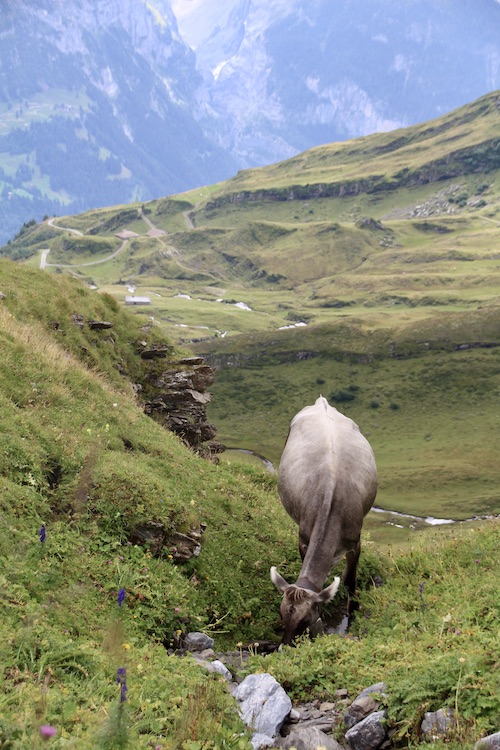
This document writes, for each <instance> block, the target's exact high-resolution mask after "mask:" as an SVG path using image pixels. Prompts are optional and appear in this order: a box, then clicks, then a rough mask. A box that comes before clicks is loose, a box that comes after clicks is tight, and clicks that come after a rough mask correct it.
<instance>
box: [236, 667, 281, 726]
mask: <svg viewBox="0 0 500 750" xmlns="http://www.w3.org/2000/svg"><path fill="white" fill-rule="evenodd" d="M234 696H235V698H236V699H237V700H238V701H239V703H240V714H241V717H242V719H243V721H244V722H245V724H246V725H247V726H248V727H250V728H251V729H252V730H253V731H254V732H255V733H256V734H265V735H267V736H269V737H275V736H276V735H277V734H278V732H279V730H280V729H281V726H282V724H283V722H284V721H285V719H286V717H287V716H288V714H289V713H290V711H291V709H292V701H291V700H290V698H289V696H288V695H287V694H286V692H285V691H284V690H283V688H282V687H281V685H280V684H279V682H277V681H276V680H275V679H274V677H273V676H272V675H270V674H266V673H264V674H251V675H248V677H245V679H244V680H243V682H242V683H241V684H240V685H238V688H237V690H236V691H235V693H234Z"/></svg>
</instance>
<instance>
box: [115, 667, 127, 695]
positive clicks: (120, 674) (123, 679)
mask: <svg viewBox="0 0 500 750" xmlns="http://www.w3.org/2000/svg"><path fill="white" fill-rule="evenodd" d="M116 682H117V683H118V685H120V703H125V701H126V700H127V690H128V687H127V670H126V669H125V667H120V668H119V669H118V671H117V673H116Z"/></svg>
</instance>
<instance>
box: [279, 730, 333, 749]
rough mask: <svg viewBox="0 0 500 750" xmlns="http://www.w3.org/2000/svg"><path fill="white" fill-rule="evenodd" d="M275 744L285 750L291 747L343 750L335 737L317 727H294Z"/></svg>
mask: <svg viewBox="0 0 500 750" xmlns="http://www.w3.org/2000/svg"><path fill="white" fill-rule="evenodd" d="M275 746H276V747H279V748H283V750H289V748H295V750H317V748H321V749H322V750H323V749H324V750H343V748H342V745H339V743H338V742H336V741H335V740H334V739H333V737H329V736H328V735H327V734H325V733H324V732H322V731H321V730H319V729H317V728H315V727H310V728H305V729H301V728H300V727H299V728H297V729H294V730H293V731H292V732H290V734H289V735H288V736H287V737H283V738H281V739H279V740H275Z"/></svg>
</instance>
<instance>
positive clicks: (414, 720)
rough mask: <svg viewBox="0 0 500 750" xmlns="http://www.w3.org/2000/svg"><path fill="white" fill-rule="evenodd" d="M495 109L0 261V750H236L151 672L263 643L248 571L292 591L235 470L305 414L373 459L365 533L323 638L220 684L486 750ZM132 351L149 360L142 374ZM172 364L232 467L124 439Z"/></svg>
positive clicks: (221, 707) (270, 524)
mask: <svg viewBox="0 0 500 750" xmlns="http://www.w3.org/2000/svg"><path fill="white" fill-rule="evenodd" d="M496 99H497V94H495V93H494V94H492V95H490V96H487V97H483V98H482V99H480V100H478V101H477V102H474V103H472V104H471V105H469V106H467V107H464V108H461V109H460V110H457V111H456V112H453V113H450V114H449V115H446V116H444V117H442V118H440V119H438V120H436V121H433V122H431V123H424V124H422V125H420V126H415V127H412V128H407V129H404V130H401V131H397V132H395V133H386V134H376V135H373V136H369V137H367V138H363V139H358V140H356V141H351V142H346V143H341V144H330V145H326V146H322V147H318V148H317V149H313V150H311V151H309V152H306V153H304V154H300V155H298V156H297V157H294V158H293V159H290V160H288V161H286V162H281V163H279V164H275V165H271V166H269V167H266V168H262V169H259V170H246V171H243V172H241V173H238V174H237V175H236V176H235V177H234V178H233V179H232V180H228V181H227V182H225V183H220V184H218V185H213V186H204V187H200V188H199V189H197V190H193V191H190V192H189V193H186V194H183V195H178V196H168V197H164V198H161V199H158V200H155V201H151V202H148V203H145V204H132V205H127V206H116V207H111V208H104V209H96V210H94V211H88V212H86V213H84V214H81V215H78V216H62V217H55V218H54V220H53V221H50V222H49V221H45V222H42V223H40V224H36V223H34V222H28V223H27V224H26V225H24V226H23V227H22V228H21V230H20V231H19V233H18V234H17V235H16V237H15V238H12V240H11V242H9V243H8V244H7V245H5V246H4V247H3V248H2V250H1V253H2V256H4V257H3V258H1V259H0V292H1V293H2V295H1V296H0V337H1V342H0V343H1V347H2V357H1V359H0V409H1V416H2V419H1V426H0V467H1V470H0V559H1V562H2V565H1V570H2V573H1V574H0V588H1V591H2V599H1V604H0V608H1V614H2V616H1V618H0V635H1V636H2V637H1V638H0V644H1V645H0V666H1V670H0V674H1V676H2V689H1V692H0V707H1V708H0V747H2V748H3V747H5V748H9V749H11V748H12V750H21V748H23V750H24V748H26V747H32V748H38V747H42V746H44V745H45V740H44V739H43V738H42V736H41V734H40V727H41V726H43V725H49V726H51V727H53V728H54V729H55V730H56V735H55V737H54V738H52V739H51V740H50V743H51V746H52V747H54V748H56V747H57V748H75V750H76V749H79V748H82V749H83V748H89V747H92V748H94V747H95V748H122V747H123V748H124V747H134V748H148V747H160V748H163V750H178V749H179V748H180V749H181V750H209V748H212V750H214V749H215V748H217V749H218V748H228V749H229V750H243V749H244V748H248V747H250V744H249V737H248V736H247V735H246V734H245V732H244V729H243V727H242V725H241V723H240V720H239V718H238V716H237V715H236V713H235V712H234V707H233V705H232V702H231V699H230V697H229V696H228V695H227V692H226V691H225V688H224V685H223V684H221V682H220V681H219V679H218V678H217V677H213V676H208V675H206V674H205V673H204V672H203V671H201V670H200V669H199V668H198V667H197V665H196V664H195V663H194V661H193V660H192V659H191V658H190V657H187V658H184V659H179V658H178V657H177V656H175V655H173V653H172V651H173V650H174V649H175V648H176V647H177V646H178V645H179V644H180V643H181V641H182V638H183V636H184V635H185V634H186V633H187V632H189V631H190V630H205V631H206V632H208V633H210V634H212V635H213V637H214V638H215V639H216V648H217V649H220V650H226V649H232V650H235V649H236V650H237V649H238V648H241V645H238V644H246V645H247V644H252V643H255V642H258V641H260V640H267V639H271V640H276V641H278V640H279V614H278V607H279V596H278V595H277V592H276V591H275V589H274V588H273V586H272V584H271V582H270V580H269V568H270V566H271V565H277V566H278V567H279V569H280V571H282V572H283V575H285V577H287V578H290V579H291V578H293V576H294V575H297V573H298V570H299V568H300V562H299V556H298V552H297V548H296V538H297V529H296V527H295V525H294V524H293V523H292V522H291V520H290V519H288V517H287V516H286V514H285V512H284V510H283V509H282V507H281V504H280V502H279V499H278V495H277V482H276V475H275V474H271V473H270V472H269V471H268V470H267V469H266V468H265V467H264V466H263V465H262V463H261V461H260V460H259V459H258V457H255V456H253V455H252V454H249V453H241V452H240V451H238V450H237V449H245V450H247V451H253V452H254V453H255V454H258V455H259V456H263V457H265V458H266V459H268V460H270V461H271V462H272V463H273V464H274V465H275V466H277V465H278V462H279V457H280V454H281V451H282V448H283V444H284V441H285V438H286V435H287V431H288V425H289V422H290V420H291V418H292V417H293V416H294V414H295V413H296V412H297V411H298V410H299V409H301V408H302V407H303V406H304V405H305V404H307V403H311V402H312V401H313V400H314V399H315V398H317V396H318V395H319V394H322V395H324V396H326V397H327V398H328V399H329V400H330V403H332V404H333V405H334V406H336V407H337V408H338V409H339V410H340V411H342V412H344V413H346V414H348V415H349V416H350V417H352V418H353V419H354V420H355V421H356V422H357V423H358V424H359V426H360V428H361V430H362V431H363V432H364V434H365V435H366V436H367V437H368V439H369V440H370V442H371V444H372V446H373V448H374V451H375V455H376V459H377V465H378V470H379V478H380V489H379V494H378V497H377V506H378V507H379V508H382V509H384V511H385V512H377V513H374V512H372V513H370V514H369V516H368V517H367V520H366V523H365V527H364V533H363V552H362V558H361V565H360V594H359V603H360V608H359V610H358V613H357V614H356V616H355V618H354V620H353V622H352V624H351V628H350V637H349V638H341V637H336V636H325V637H322V638H320V639H318V640H317V641H315V642H313V643H311V642H308V641H304V642H303V643H300V644H299V647H298V648H295V649H284V650H283V651H282V652H280V653H276V654H273V655H272V656H270V657H266V658H263V657H259V656H255V657H253V659H252V660H251V661H250V663H249V665H248V666H247V667H246V669H247V670H265V671H270V672H272V673H273V674H275V676H276V677H277V679H279V680H280V681H281V682H282V684H283V685H284V686H285V688H286V689H287V690H288V692H289V693H290V695H291V696H292V698H293V699H294V700H304V699H307V700H310V699H312V698H316V697H317V698H321V699H329V698H331V697H332V696H333V694H334V692H335V690H336V689H338V688H347V689H348V690H349V692H350V695H351V696H355V695H356V693H357V691H359V690H360V689H362V688H364V687H366V686H367V685H369V684H372V683H375V682H378V681H380V680H384V681H385V682H386V683H387V685H388V691H389V696H390V698H389V705H388V710H389V724H390V726H391V728H392V729H393V730H394V737H393V743H394V745H395V746H396V747H410V748H416V747H419V748H425V747H426V745H425V743H424V742H423V741H422V737H421V736H420V730H419V727H420V722H421V720H422V717H423V715H424V713H425V711H428V710H435V709H437V708H440V707H442V706H448V707H452V708H454V709H455V710H456V712H457V716H458V723H457V726H456V729H455V731H454V734H453V736H452V737H450V738H448V740H447V741H446V743H444V742H442V743H440V742H437V743H435V744H434V745H433V747H435V748H436V750H439V748H443V750H444V747H447V748H449V749H450V750H455V748H457V749H458V748H463V747H465V748H472V747H473V745H474V743H475V741H476V740H477V739H479V738H480V737H482V736H484V734H487V733H488V732H492V731H494V730H497V729H498V725H499V703H498V694H499V693H498V668H497V667H498V665H497V662H498V654H497V651H496V648H497V645H496V640H495V638H496V635H497V633H496V629H497V622H498V596H497V591H496V588H497V580H496V579H497V573H496V571H497V570H498V562H499V561H498V548H499V545H498V521H497V519H496V518H495V516H497V515H498V512H499V508H500V493H499V490H498V488H499V486H500V467H499V462H498V456H497V454H498V450H497V447H496V446H497V440H496V438H497V435H498V433H499V427H500V359H499V357H500V252H499V249H498V248H499V240H500V182H499V179H500V178H499V174H500V172H499V170H500V158H499V153H500V144H499V140H498V109H497V104H496ZM0 114H1V113H0ZM70 230H73V231H70ZM124 232H125V233H126V234H123V233H124ZM46 250H49V251H50V252H49V253H48V254H46V253H45V261H46V263H47V265H46V266H45V269H44V270H40V262H41V258H42V254H43V253H44V251H46ZM132 289H133V290H134V291H133V292H132V291H130V290H132ZM131 294H132V295H133V294H135V295H138V296H147V297H149V304H148V305H147V306H143V307H142V306H138V307H128V306H127V305H126V304H125V297H126V296H129V295H131ZM75 315H76V316H77V317H76V318H75ZM79 316H81V318H80V317H79ZM81 319H83V325H77V324H76V323H75V320H81ZM90 320H100V321H106V322H109V323H111V324H112V328H111V329H105V330H101V331H97V330H93V329H91V328H90V326H88V321H90ZM144 341H146V342H147V343H156V344H157V343H162V344H165V343H166V344H167V345H168V346H167V349H168V351H169V352H170V354H168V356H167V358H166V359H165V360H164V361H157V362H154V361H146V360H142V359H141V358H140V356H139V354H138V352H139V351H140V348H141V346H142V343H140V342H144ZM192 354H201V355H203V356H204V357H205V359H206V361H207V362H208V363H209V364H211V365H212V366H213V367H215V368H216V378H215V382H214V384H213V386H212V388H211V391H212V394H213V398H212V401H211V403H210V405H209V407H208V414H209V418H210V420H211V421H212V422H214V424H215V425H216V427H217V437H218V439H219V440H220V441H221V442H222V443H224V444H225V445H227V446H228V447H229V448H231V449H232V450H228V451H227V452H226V453H223V454H222V455H220V456H219V457H218V462H217V463H215V462H213V463H212V462H210V461H206V460H202V459H201V458H199V457H198V456H196V455H194V454H193V453H192V452H191V451H189V450H188V448H187V447H186V446H185V445H184V444H183V443H181V441H179V440H178V439H177V438H176V437H175V436H174V435H173V434H171V433H169V432H167V431H165V430H164V429H163V428H162V427H161V426H160V425H158V424H157V423H155V422H154V421H153V420H151V419H150V418H149V417H147V416H146V415H145V414H144V412H143V403H142V399H143V398H145V393H146V392H147V389H148V387H149V384H150V383H151V382H152V380H154V379H155V377H157V375H158V373H159V372H161V368H162V367H165V368H166V369H175V368H176V367H179V366H180V365H179V361H180V360H181V359H182V357H185V356H186V355H192ZM138 386H139V387H138ZM141 388H142V389H143V390H141ZM141 394H142V395H141ZM389 511H395V512H398V513H400V514H404V515H403V516H397V515H391V514H390V513H389ZM429 517H431V518H435V519H436V518H437V519H444V520H455V521H456V523H454V524H443V525H442V526H438V527H436V528H431V527H430V526H429V524H427V523H426V522H425V519H426V518H429ZM470 519H475V520H470ZM148 524H153V525H155V526H156V527H158V526H159V527H161V528H162V529H164V530H165V533H166V534H167V532H168V533H170V532H172V533H173V532H176V531H180V532H185V531H189V530H190V529H200V528H201V527H202V526H203V528H204V527H205V525H206V530H205V532H204V534H203V540H204V541H203V545H202V552H201V554H200V556H199V557H198V558H193V559H192V560H191V561H189V562H188V563H187V564H185V565H179V564H177V563H176V560H175V559H174V550H173V548H172V546H171V545H170V547H169V545H168V544H166V545H165V546H164V547H163V548H162V549H160V550H157V549H154V548H153V547H151V546H148V545H147V544H143V543H141V542H140V541H139V539H140V534H139V535H138V529H139V530H140V529H141V528H142V527H143V526H144V525H146V526H147V525H148ZM42 528H44V534H43V535H42V534H41V530H42ZM42 537H43V539H42ZM378 576H380V577H381V578H382V580H383V582H384V585H383V586H381V587H376V588H375V587H374V586H373V581H374V579H375V578H376V577H378ZM122 590H123V592H124V594H123V595H122V599H121V600H119V599H118V594H119V592H121V591H122ZM123 669H125V670H126V675H127V690H128V693H127V700H126V701H123V700H122V697H123V693H122V689H123V681H122V682H120V680H121V679H122V678H121V677H120V674H121V675H122V677H123V672H120V673H119V672H118V670H123ZM117 678H118V680H119V681H118V682H117ZM340 739H341V738H340Z"/></svg>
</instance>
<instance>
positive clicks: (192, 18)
mask: <svg viewBox="0 0 500 750" xmlns="http://www.w3.org/2000/svg"><path fill="white" fill-rule="evenodd" d="M212 6H213V3H211V2H210V0H191V2H185V1H184V0H173V8H174V11H175V12H176V13H177V18H178V24H179V29H180V32H181V34H182V35H183V36H184V38H185V40H186V41H187V42H188V44H190V45H191V46H192V47H193V49H194V50H195V52H196V56H197V61H198V67H199V69H200V71H201V72H202V73H203V74H204V76H205V83H204V88H205V90H207V91H208V92H209V96H210V101H211V105H212V109H213V110H215V111H216V112H217V113H219V114H221V113H223V112H224V113H225V114H226V115H229V116H228V117H227V119H226V122H227V123H228V124H229V127H228V128H226V130H225V132H224V133H223V134H221V141H220V142H221V143H222V144H223V145H224V147H225V148H229V149H230V150H231V152H232V153H233V154H235V155H236V156H237V158H238V160H239V161H240V163H243V164H245V165H246V166H255V165H256V164H262V163H271V162H273V161H277V160H279V159H282V158H286V157H288V156H290V155H291V154H292V153H297V151H302V150H304V149H307V148H310V147H311V146H313V145H318V144H320V143H327V142H332V141H338V140H345V139H350V138H356V137H359V136H363V135H367V134H369V133H373V132H376V131H386V130H391V129H393V128H397V127H401V126H407V125H411V124H415V123H419V122H424V121H426V120H429V119H432V118H434V117H437V116H439V115H441V114H444V113H446V112H448V111H451V110H453V109H455V108H456V107H458V106H461V105H462V104H466V103H467V102H469V101H472V100H473V99H475V98H477V97H479V96H481V95H482V94H484V93H487V92H489V91H492V90H495V89H496V88H499V87H500V5H499V3H498V2H497V1H496V0H461V2H460V3H457V2H453V0H440V2H434V1H433V0H407V2H399V1H398V0H376V1H375V2H374V0H342V1H339V0H336V1H335V2H332V0H271V2H270V1H269V0H225V2H222V3H221V7H220V12H219V15H218V17H217V16H214V15H213V8H212Z"/></svg>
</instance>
